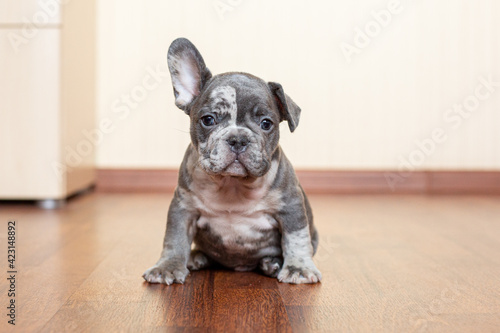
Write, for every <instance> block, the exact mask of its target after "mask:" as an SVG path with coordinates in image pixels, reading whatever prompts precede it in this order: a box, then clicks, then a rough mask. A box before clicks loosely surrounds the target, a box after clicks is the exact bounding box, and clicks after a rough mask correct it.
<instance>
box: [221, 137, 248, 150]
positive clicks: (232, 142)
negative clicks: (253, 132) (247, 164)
mask: <svg viewBox="0 0 500 333" xmlns="http://www.w3.org/2000/svg"><path fill="white" fill-rule="evenodd" d="M226 141H227V144H228V145H229V146H230V147H231V150H232V151H233V152H235V153H236V154H239V153H242V152H244V151H245V150H246V149H247V146H248V142H249V140H248V138H247V137H246V136H232V137H230V138H229V139H227V140H226Z"/></svg>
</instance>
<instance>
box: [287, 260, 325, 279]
mask: <svg viewBox="0 0 500 333" xmlns="http://www.w3.org/2000/svg"><path fill="white" fill-rule="evenodd" d="M278 281H280V282H285V283H294V284H299V283H317V282H319V281H321V273H320V271H319V270H318V269H317V268H316V266H315V265H314V263H313V262H312V260H310V259H309V260H305V259H299V260H292V261H285V264H284V265H283V269H282V270H281V271H280V273H279V274H278Z"/></svg>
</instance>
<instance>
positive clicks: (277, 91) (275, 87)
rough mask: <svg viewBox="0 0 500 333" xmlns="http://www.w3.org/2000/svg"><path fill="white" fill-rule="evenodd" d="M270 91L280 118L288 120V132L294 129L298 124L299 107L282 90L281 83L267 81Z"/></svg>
mask: <svg viewBox="0 0 500 333" xmlns="http://www.w3.org/2000/svg"><path fill="white" fill-rule="evenodd" d="M267 85H268V86H269V89H271V93H272V95H273V97H274V101H275V103H276V106H277V107H278V110H279V111H280V115H281V120H280V121H283V120H286V121H287V122H288V127H289V128H290V132H293V131H295V129H296V128H297V126H298V125H299V119H300V108H299V106H298V105H297V104H295V102H294V101H292V99H291V98H290V97H288V95H287V94H285V92H284V91H283V87H282V86H281V84H279V83H276V82H269V83H268V84H267Z"/></svg>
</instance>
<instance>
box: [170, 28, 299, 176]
mask: <svg viewBox="0 0 500 333" xmlns="http://www.w3.org/2000/svg"><path fill="white" fill-rule="evenodd" d="M167 58H168V68H169V70H170V75H171V77H172V85H173V87H174V95H175V104H176V105H177V106H178V107H179V108H180V109H181V110H184V112H186V114H188V115H189V116H190V118H191V141H192V143H193V146H194V147H195V149H197V151H198V153H199V163H200V165H201V167H202V168H203V170H204V171H205V172H207V173H208V174H211V175H221V176H233V177H261V176H263V175H265V174H266V173H267V172H268V171H269V168H270V167H271V158H272V156H273V153H274V152H275V151H276V148H277V147H278V140H279V123H280V122H281V121H283V120H286V121H287V122H288V126H289V128H290V131H292V132H293V131H294V130H295V128H296V127H297V125H298V123H299V117H300V108H299V107H298V106H297V105H296V104H295V103H294V102H293V101H292V100H291V99H290V97H288V96H287V95H286V94H285V93H284V92H283V88H282V87H281V85H280V84H279V83H274V82H269V83H266V82H264V81H263V80H261V79H259V78H257V77H255V76H253V75H250V74H246V73H225V74H220V75H216V76H214V77H212V74H211V73H210V71H209V69H208V68H207V67H206V66H205V62H204V61H203V58H202V56H201V54H200V53H199V52H198V50H197V49H196V47H195V46H194V45H193V44H192V43H191V42H190V41H189V40H187V39H185V38H179V39H176V40H175V41H174V42H173V43H172V45H170V49H169V50H168V57H167Z"/></svg>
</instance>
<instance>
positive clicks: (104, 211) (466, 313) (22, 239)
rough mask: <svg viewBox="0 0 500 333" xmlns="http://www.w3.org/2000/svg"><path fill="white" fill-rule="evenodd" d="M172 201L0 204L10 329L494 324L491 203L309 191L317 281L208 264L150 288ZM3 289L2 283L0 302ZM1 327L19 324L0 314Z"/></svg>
mask: <svg viewBox="0 0 500 333" xmlns="http://www.w3.org/2000/svg"><path fill="white" fill-rule="evenodd" d="M169 200H170V197H169V196H168V195H164V194H152V193H149V194H104V193H98V194H91V195H87V196H82V197H78V198H75V199H74V200H72V201H71V202H70V203H69V204H68V205H67V206H66V207H65V208H63V209H61V210H58V211H43V210H39V209H37V208H34V207H31V206H29V205H23V204H5V203H1V204H0V220H1V221H2V226H3V227H2V228H3V230H0V239H1V241H2V248H4V251H6V250H5V249H6V246H5V244H6V236H7V235H6V225H7V221H8V220H9V219H12V218H14V219H16V220H17V221H18V242H17V251H18V264H19V267H18V270H19V274H18V280H17V291H18V296H17V297H16V301H17V304H18V307H17V325H16V328H15V329H17V330H20V331H23V332H40V331H41V332H66V331H77V332H78V331H89V332H105V331H143V332H148V331H151V332H155V331H162V330H165V329H167V330H168V331H173V332H177V331H186V332H193V331H200V332H204V331H221V332H222V331H224V332H228V331H237V330H238V331H249V332H252V331H259V332H260V331H262V332H265V331H269V332H276V331H278V332H291V331H295V332H302V331H310V332H330V331H339V332H344V331H353V332H366V331H374V332H402V331H404V332H411V331H414V332H457V331H466V332H478V331H479V332H496V331H499V330H500V319H499V318H500V301H499V300H500V256H499V255H498V254H499V253H500V197H494V196H490V197H487V196H483V197H481V196H312V197H311V203H312V206H313V209H314V213H315V220H316V223H317V226H318V229H319V231H320V246H319V249H318V253H317V255H316V257H315V261H316V263H317V265H318V267H319V268H320V270H321V271H322V273H323V282H322V283H321V284H317V285H299V286H293V285H286V284H280V283H278V282H277V281H276V280H275V279H271V278H267V277H264V276H262V275H259V274H258V273H254V272H246V273H241V272H231V271H227V270H223V269H213V270H206V271H201V272H193V273H192V274H191V275H190V276H189V277H188V279H187V281H186V283H185V284H184V285H174V286H164V285H148V284H147V283H144V282H143V280H142V278H141V274H142V272H143V271H144V270H145V269H146V268H148V267H149V266H151V265H152V264H154V262H155V261H156V260H157V259H158V255H159V253H160V251H161V242H162V238H163V232H164V229H165V217H166V212H167V207H168V202H169ZM0 257H1V260H0V265H1V267H2V271H4V272H5V271H6V269H5V268H6V255H4V256H0ZM7 289H8V285H7V281H6V279H4V278H2V279H0V292H1V295H3V296H1V297H0V305H2V304H5V306H6V305H7V302H8V297H7V296H6V293H7ZM2 302H3V303H2ZM2 306H3V305H2ZM2 317H5V316H2ZM0 328H1V331H2V332H3V331H14V330H15V329H13V328H12V327H10V325H8V324H7V320H6V319H5V318H4V319H3V320H2V322H1V323H0Z"/></svg>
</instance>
